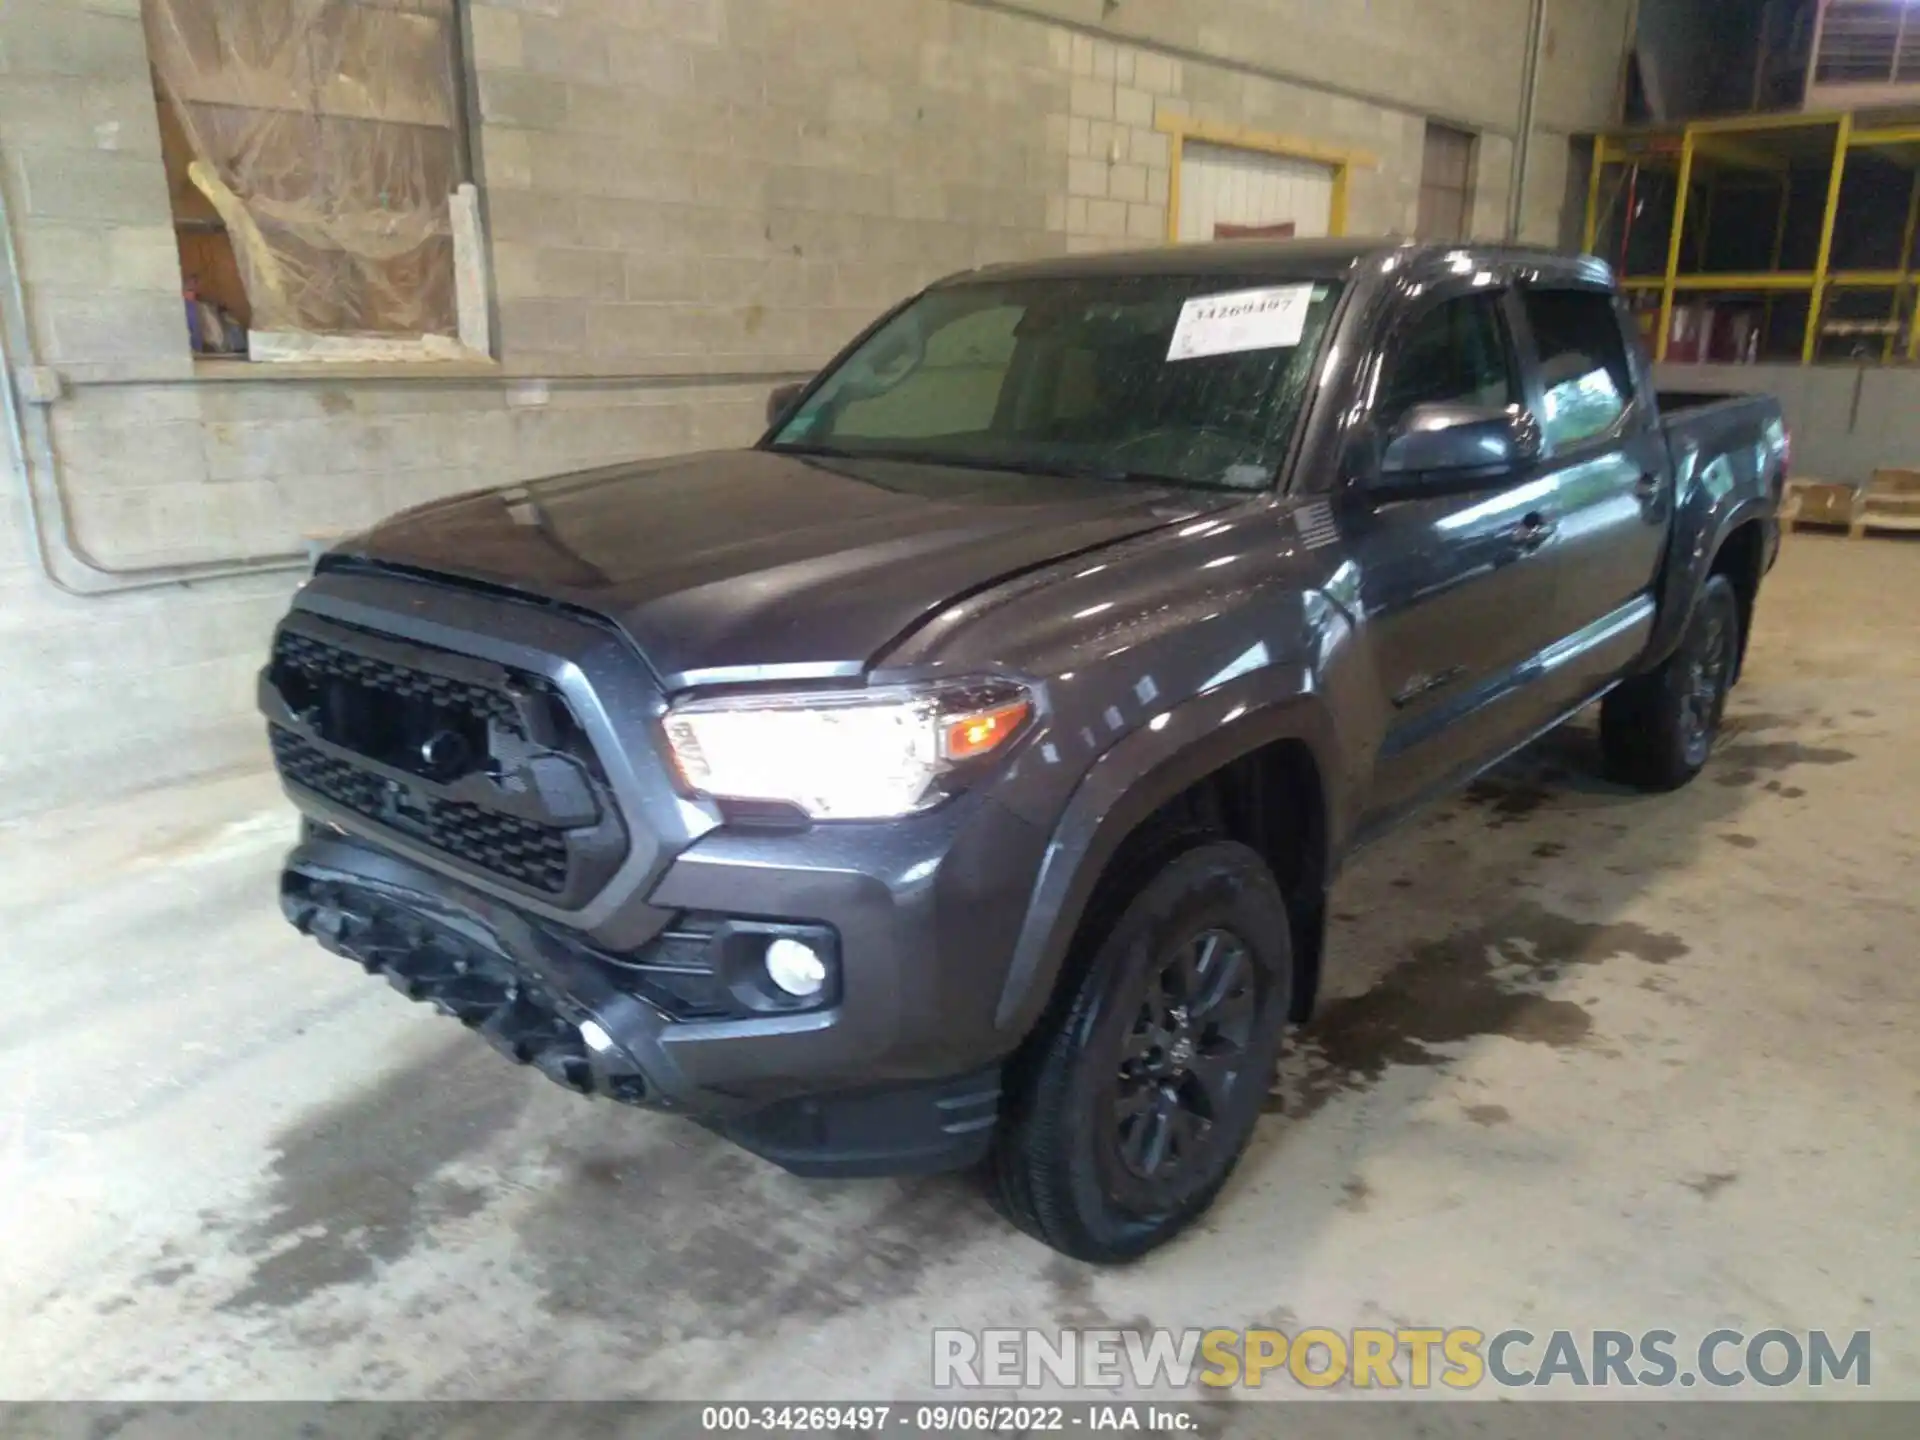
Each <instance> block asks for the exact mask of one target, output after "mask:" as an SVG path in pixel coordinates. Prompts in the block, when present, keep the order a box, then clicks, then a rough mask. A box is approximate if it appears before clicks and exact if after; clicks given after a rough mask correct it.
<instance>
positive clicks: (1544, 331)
mask: <svg viewBox="0 0 1920 1440" xmlns="http://www.w3.org/2000/svg"><path fill="white" fill-rule="evenodd" d="M1516 293H1517V295H1518V299H1519V302H1520V310H1521V313H1522V316H1523V318H1524V325H1523V332H1524V333H1523V337H1522V344H1523V351H1524V352H1525V353H1526V354H1527V357H1528V359H1529V362H1530V363H1529V365H1528V367H1527V368H1528V370H1529V377H1528V383H1529V389H1530V390H1531V391H1532V394H1531V395H1530V397H1529V398H1530V401H1531V403H1532V405H1533V408H1534V413H1536V414H1537V415H1538V416H1539V417H1540V426H1541V431H1542V434H1543V438H1544V442H1545V447H1546V457H1547V462H1546V473H1548V474H1551V475H1552V476H1553V480H1554V492H1555V494H1554V500H1555V504H1556V505H1557V507H1558V509H1559V511H1560V536H1559V545H1560V555H1559V562H1558V568H1559V590H1558V597H1557V601H1556V603H1557V605H1558V609H1559V626H1558V628H1559V631H1560V645H1559V648H1558V651H1557V658H1556V664H1555V667H1554V668H1555V675H1554V679H1553V685H1552V688H1553V690H1554V693H1555V695H1556V696H1557V697H1558V698H1559V700H1560V701H1561V703H1562V704H1563V705H1567V706H1570V705H1573V704H1577V703H1578V702H1579V701H1580V700H1582V699H1584V698H1586V697H1587V696H1588V695H1591V694H1592V693H1593V692H1594V691H1596V690H1598V689H1599V688H1600V687H1601V686H1603V685H1605V684H1606V683H1607V682H1608V681H1610V680H1612V679H1613V678H1614V677H1615V676H1617V675H1618V674H1619V673H1620V672H1621V670H1623V669H1624V668H1625V667H1626V666H1627V665H1628V664H1630V663H1631V662H1632V660H1633V659H1634V657H1635V656H1637V655H1638V654H1639V653H1640V652H1641V650H1642V649H1644V648H1645V646H1646V642H1647V637H1648V635H1649V633H1650V632H1651V629H1652V625H1653V609H1654V602H1653V595H1654V582H1655V580H1656V579H1657V578H1658V575H1659V571H1660V563H1661V559H1662V557H1663V556H1664V554H1665V551H1666V544H1667V536H1668V530H1669V527H1670V525H1671V523H1672V517H1673V496H1672V489H1673V486H1672V476H1671V473H1670V472H1671V466H1670V463H1669V461H1668V458H1667V449H1666V442H1665V440H1664V439H1663V438H1662V437H1661V434H1660V427H1659V424H1658V421H1657V420H1656V418H1655V417H1654V414H1653V407H1652V405H1651V404H1641V403H1636V400H1637V398H1638V397H1637V395H1636V390H1635V386H1636V376H1635V371H1634V366H1633V364H1632V361H1631V359H1630V358H1629V353H1628V350H1627V346H1626V341H1625V338H1624V334H1623V332H1622V329H1621V318H1620V315H1619V313H1618V311H1617V309H1616V306H1615V303H1614V298H1613V296H1612V294H1611V293H1610V292H1608V291H1605V290H1600V289H1594V288H1585V287H1568V286H1549V285H1529V284H1522V285H1521V286H1520V287H1519V289H1518V291H1517V292H1516Z"/></svg>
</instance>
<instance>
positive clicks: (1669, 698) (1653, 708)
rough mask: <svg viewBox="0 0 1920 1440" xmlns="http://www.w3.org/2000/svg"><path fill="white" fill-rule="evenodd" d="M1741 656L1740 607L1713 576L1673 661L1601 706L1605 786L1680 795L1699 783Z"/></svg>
mask: <svg viewBox="0 0 1920 1440" xmlns="http://www.w3.org/2000/svg"><path fill="white" fill-rule="evenodd" d="M1739 656H1740V602H1739V599H1738V597H1737V596H1735V594H1734V593H1733V586H1732V584H1731V583H1730V582H1729V581H1728V580H1727V577H1726V576H1724V575H1709V576H1708V577H1707V583H1706V585H1705V586H1704V587H1703V588H1702V590H1701V592H1700V598H1699V599H1698V600H1697V601H1695V602H1694V607H1693V614H1692V616H1691V617H1690V618H1689V619H1688V621H1687V630H1686V634H1685V635H1683V636H1682V637H1681V639H1680V644H1679V646H1678V648H1676V649H1675V650H1674V652H1673V654H1671V655H1669V656H1668V657H1667V658H1666V660H1664V661H1663V662H1662V663H1661V664H1660V665H1659V666H1658V667H1657V668H1656V669H1653V670H1650V671H1648V672H1647V673H1646V674H1645V675H1636V676H1635V677H1633V678H1632V679H1631V680H1628V681H1626V682H1624V683H1623V684H1621V685H1619V686H1617V687H1615V688H1614V690H1613V691H1612V692H1611V693H1609V694H1608V696H1607V698H1606V699H1605V700H1603V701H1602V702H1601V705H1600V748H1601V758H1602V761H1603V763H1604V765H1605V768H1606V773H1607V778H1609V779H1611V780H1617V781H1619V782H1620V783H1621V784H1624V785H1633V786H1636V787H1638V788H1640V789H1643V790H1677V789H1678V788H1679V787H1680V786H1682V785H1684V784H1686V783H1687V782H1688V781H1689V780H1691V779H1693V777H1694V776H1695V775H1698V774H1699V773H1700V769H1701V767H1702V766H1704V765H1705V764H1706V763H1707V757H1708V756H1709V755H1710V754H1712V753H1713V742H1714V737H1715V736H1716V735H1718V734H1719V732H1720V718H1721V715H1722V714H1723V712H1724V711H1725V709H1726V704H1727V692H1728V690H1729V689H1730V688H1732V685H1733V675H1734V670H1735V667H1736V665H1737V664H1738V662H1739Z"/></svg>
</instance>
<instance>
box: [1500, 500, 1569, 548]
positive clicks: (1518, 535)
mask: <svg viewBox="0 0 1920 1440" xmlns="http://www.w3.org/2000/svg"><path fill="white" fill-rule="evenodd" d="M1559 528H1560V527H1559V526H1558V525H1556V524H1554V523H1553V521H1551V520H1549V519H1548V518H1547V517H1546V516H1544V515H1542V514H1540V512H1539V511H1537V510H1536V511H1534V512H1533V513H1531V514H1529V515H1527V516H1526V517H1525V518H1524V519H1522V520H1521V521H1520V523H1519V524H1517V525H1515V526H1514V527H1513V529H1511V530H1510V531H1508V532H1507V533H1508V534H1510V535H1511V536H1512V537H1513V543H1514V544H1515V545H1517V546H1518V547H1519V548H1520V551H1521V553H1523V554H1527V555H1531V554H1532V553H1533V552H1534V551H1536V550H1538V549H1539V548H1540V547H1541V546H1542V545H1544V544H1546V543H1547V541H1549V540H1551V539H1552V538H1553V532H1554V531H1556V530H1558V529H1559Z"/></svg>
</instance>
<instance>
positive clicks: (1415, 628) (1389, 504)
mask: <svg viewBox="0 0 1920 1440" xmlns="http://www.w3.org/2000/svg"><path fill="white" fill-rule="evenodd" d="M1478 278H1479V280H1480V281H1481V283H1480V284H1479V285H1474V284H1472V283H1471V282H1469V281H1466V280H1464V279H1463V280H1460V281H1458V282H1453V283H1451V284H1450V285H1448V286H1444V287H1442V288H1440V289H1439V291H1438V293H1437V294H1435V292H1434V291H1433V290H1432V289H1430V290H1429V292H1428V295H1427V296H1426V297H1424V298H1423V299H1422V301H1420V302H1416V305H1415V307H1414V308H1412V309H1411V310H1410V311H1407V312H1404V313H1403V316H1402V318H1401V319H1400V321H1399V322H1398V323H1397V324H1396V325H1395V326H1394V328H1393V329H1392V330H1391V331H1390V333H1389V334H1388V335H1387V336H1386V337H1385V340H1384V342H1383V347H1382V359H1381V369H1380V373H1379V376H1378V380H1377V382H1376V384H1375V386H1374V400H1373V404H1372V407H1371V410H1372V418H1371V422H1370V423H1371V429H1372V433H1373V437H1374V443H1375V444H1376V445H1377V444H1379V443H1380V442H1381V441H1382V440H1383V439H1385V438H1386V437H1391V436H1393V435H1394V434H1395V433H1396V427H1397V426H1400V425H1401V424H1402V422H1403V421H1406V420H1407V419H1408V418H1409V415H1410V412H1412V411H1413V410H1414V408H1415V407H1417V406H1426V405H1459V406H1472V407H1475V408H1477V409H1484V410H1486V411H1488V412H1490V413H1493V414H1496V415H1498V414H1500V413H1501V412H1502V411H1504V412H1505V413H1506V415H1507V416H1509V417H1511V420H1512V423H1513V424H1514V426H1515V428H1516V432H1517V433H1520V434H1522V435H1525V434H1526V432H1527V431H1528V429H1529V427H1530V426H1531V424H1532V422H1531V419H1530V417H1528V416H1527V415H1526V413H1525V409H1524V390H1523V384H1522V378H1521V367H1520V364H1519V356H1518V352H1517V350H1516V348H1515V346H1514V343H1513V336H1512V333H1511V328H1510V325H1509V307H1508V304H1507V302H1506V299H1505V297H1504V295H1503V293H1502V292H1501V290H1500V289H1499V288H1498V286H1497V285H1495V284H1494V283H1493V277H1492V276H1490V275H1486V274H1484V273H1483V274H1482V275H1481V276H1479V277H1478ZM1552 499H1553V482H1552V480H1551V479H1550V478H1543V477H1542V476H1541V474H1540V473H1539V468H1538V466H1537V464H1536V463H1535V462H1534V461H1533V460H1532V459H1531V458H1526V457H1522V458H1520V459H1518V460H1517V461H1516V462H1515V463H1514V464H1512V465H1511V466H1509V467H1507V468H1505V469H1503V470H1498V471H1496V472H1493V473H1476V474H1475V475H1474V476H1472V478H1466V479H1463V478H1462V477H1461V476H1459V475H1452V474H1449V475H1445V476H1441V475H1435V476H1433V477H1432V479H1431V483H1429V482H1428V481H1427V480H1425V479H1423V478H1421V477H1415V478H1414V480H1413V481H1412V483H1411V485H1410V486H1407V487H1396V488H1395V489H1394V490H1393V491H1391V492H1383V493H1382V494H1380V495H1376V494H1375V493H1372V492H1370V491H1369V489H1368V488H1367V487H1366V485H1365V484H1361V485H1359V486H1357V487H1350V488H1349V491H1348V493H1347V499H1346V505H1347V516H1346V519H1345V521H1344V523H1343V525H1342V535H1343V539H1344V540H1345V541H1346V543H1347V544H1348V546H1349V547H1350V549H1349V552H1348V553H1349V558H1350V559H1351V560H1352V562H1353V563H1354V566H1355V572H1354V583H1355V584H1356V585H1357V591H1358V594H1357V598H1358V602H1359V608H1360V609H1361V611H1362V612H1363V614H1364V624H1365V632H1364V633H1365V635H1366V636H1367V643H1368V648H1369V651H1370V653H1371V656H1372V659H1373V663H1374V666H1375V669H1376V673H1377V681H1378V684H1379V687H1380V691H1381V695H1380V705H1381V715H1382V716H1383V721H1384V723H1383V734H1382V738H1381V741H1380V748H1379V752H1378V755H1377V759H1376V763H1375V767H1374V779H1373V785H1372V788H1371V794H1370V796H1369V801H1368V804H1367V807H1366V810H1367V822H1366V823H1384V822H1385V821H1387V820H1388V819H1390V818H1391V817H1392V816H1393V815H1394V814H1396V813H1398V812H1399V811H1400V810H1402V809H1404V808H1405V807H1407V806H1408V805H1411V804H1414V803H1417V802H1418V801H1419V800H1420V799H1422V798H1423V797H1424V796H1425V795H1426V794H1428V793H1429V792H1431V791H1433V790H1436V789H1438V788H1441V787H1442V786H1444V785H1445V784H1446V783H1448V782H1449V781H1451V780H1453V779H1456V778H1457V777H1459V776H1460V775H1461V774H1462V773H1463V772H1465V771H1468V770H1471V769H1475V768H1478V767H1479V766H1480V765H1482V764H1484V763H1485V762H1486V761H1487V760H1489V759H1492V758H1494V757H1495V756H1497V755H1499V754H1500V753H1501V752H1503V751H1504V750H1507V749H1510V748H1512V747H1513V746H1515V745H1518V744H1520V743H1521V742H1523V741H1524V740H1525V739H1526V738H1527V737H1528V736H1529V735H1531V734H1532V733H1533V732H1534V731H1535V730H1537V729H1539V728H1540V727H1541V726H1543V725H1545V724H1546V723H1547V721H1548V720H1550V719H1551V718H1552V716H1551V714H1550V713H1549V707H1548V705H1547V703H1546V701H1545V699H1544V698H1543V696H1542V694H1541V691H1542V687H1541V686H1540V685H1539V684H1538V683H1537V682H1538V680H1539V679H1540V678H1541V665H1540V662H1539V657H1540V656H1541V654H1542V652H1543V651H1545V650H1546V649H1547V648H1548V647H1549V646H1550V645H1552V643H1553V641H1554V639H1555V633H1556V620H1555V614H1554V589H1555V575H1554V553H1555V542H1554V528H1555V521H1556V515H1555V512H1554V510H1553V507H1552Z"/></svg>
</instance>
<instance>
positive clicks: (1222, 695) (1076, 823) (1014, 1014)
mask: <svg viewBox="0 0 1920 1440" xmlns="http://www.w3.org/2000/svg"><path fill="white" fill-rule="evenodd" d="M1164 719H1165V723H1164V724H1162V723H1159V722H1158V721H1156V723H1155V724H1153V725H1150V726H1147V727H1143V728H1141V729H1139V730H1135V731H1133V732H1132V733H1131V734H1129V735H1128V736H1127V737H1126V738H1125V739H1123V740H1122V741H1120V742H1119V743H1118V744H1116V745H1115V746H1114V747H1113V748H1112V749H1110V750H1108V751H1106V752H1105V753H1104V754H1103V755H1101V757H1100V758H1099V760H1098V761H1096V762H1095V763H1094V765H1093V766H1092V767H1091V768H1090V769H1089V770H1088V771H1087V773H1086V775H1085V776H1084V777H1083V778H1082V779H1081V781H1080V784H1079V785H1078V786H1077V787H1076V788H1075V790H1074V793H1073V795H1072V797H1071V798H1070V799H1069V801H1068V803H1067V806H1066V808H1065V810H1064V811H1063V812H1062V814H1061V816H1060V819H1059V821H1058V823H1057V824H1056V825H1055V827H1054V830H1053V835H1052V838H1051V840H1050V841H1049V843H1048V845H1047V849H1046V853H1045V855H1044V857H1043V858H1042V860H1041V865H1040V872H1039V875H1038V877H1037V878H1036V879H1035V882H1034V887H1033V892H1032V896H1031V898H1030V900H1029V901H1028V904H1027V914H1026V919H1025V921H1024V922H1023V923H1022V925H1021V929H1020V935H1019V939H1018V942H1017V944H1016V945H1015V948H1014V954H1013V959H1012V963H1011V964H1010V965H1009V967H1008V969H1007V975H1006V979H1005V981H1004V983H1003V985H1002V988H1001V993H1000V1001H999V1004H998V1006H997V1007H996V1010H995V1013H994V1026H995V1028H996V1029H997V1030H1001V1031H1012V1032H1014V1033H1016V1034H1025V1033H1026V1032H1027V1031H1028V1030H1029V1029H1031V1028H1032V1026H1033V1024H1034V1022H1035V1021H1036V1020H1038V1018H1039V1016H1040V1013H1041V1011H1042V1010H1044V1009H1045V1008H1046V1005H1047V1002H1048V1000H1049V999H1050V998H1051V996H1052V993H1053V988H1054V981H1055V979H1056V977H1057V976H1058V975H1059V973H1060V967H1061V965H1062V963H1063V962H1064V961H1065V958H1066V953H1067V949H1068V946H1069V945H1070V944H1071V943H1072V940H1073V936H1074V932H1075V931H1076V930H1077V929H1078V928H1079V925H1080V918H1081V915H1082V913H1083V912H1084V911H1085V909H1086V906H1087V902H1088V900H1089V899H1090V898H1091V897H1092V894H1093V888H1094V885H1095V883H1096V882H1097V881H1098V880H1099V878H1100V876H1101V874H1102V873H1103V872H1104V871H1105V869H1106V867H1107V863H1108V862H1109V861H1110V860H1112V858H1113V856H1114V854H1115V853H1116V852H1117V851H1118V850H1119V848H1120V845H1121V843H1122V842H1123V841H1124V840H1125V839H1126V838H1127V836H1128V835H1130V834H1132V833H1133V831H1134V830H1135V829H1137V828H1138V827H1139V825H1140V824H1141V822H1142V821H1144V820H1145V819H1146V818H1147V817H1148V816H1150V815H1152V814H1153V813H1154V812H1155V811H1156V810H1158V809H1160V808H1161V806H1163V805H1165V804H1166V803H1167V802H1168V801H1169V800H1171V799H1173V798H1174V797H1175V796H1176V795H1178V794H1180V793H1181V792H1182V791H1183V790H1186V789H1187V788H1189V787H1190V786H1192V785H1193V784H1195V783H1196V782H1197V781H1199V780H1201V779H1204V778H1205V777H1206V776H1208V775H1211V774H1212V773H1213V772H1214V771H1216V770H1218V769H1220V768H1221V767H1222V766H1225V765H1228V764H1230V763H1232V762H1233V761H1235V760H1237V759H1239V758H1241V757H1242V756H1244V755H1249V754H1251V753H1253V752H1254V751H1255V750H1258V749H1260V748H1261V747H1262V746H1264V745H1268V744H1271V743H1273V742H1274V741H1278V740H1298V741H1300V742H1302V743H1304V744H1305V745H1306V746H1307V748H1308V750H1309V751H1310V752H1311V753H1312V755H1313V757H1314V761H1315V764H1316V765H1317V766H1318V768H1319V771H1320V775H1321V777H1322V782H1323V783H1322V785H1321V793H1322V795H1323V797H1325V798H1326V801H1327V812H1328V813H1327V814H1326V815H1324V816H1322V817H1321V819H1322V822H1323V823H1324V824H1325V826H1326V829H1325V831H1324V832H1323V833H1324V834H1325V835H1326V837H1327V848H1328V853H1329V855H1339V854H1340V853H1342V850H1343V848H1344V844H1345V839H1346V832H1347V829H1348V825H1349V817H1348V816H1347V815H1346V814H1345V812H1344V808H1343V807H1342V806H1341V805H1339V804H1338V803H1336V799H1335V797H1338V796H1340V795H1343V794H1345V793H1346V792H1347V790H1348V788H1349V787H1348V786H1347V785H1346V784H1345V783H1344V777H1345V776H1346V774H1347V766H1346V760H1345V758H1344V756H1343V754H1342V752H1341V748H1340V740H1339V736H1338V732H1337V730H1336V729H1335V726H1334V724H1333V719H1332V715H1331V713H1330V711H1329V708H1328V706H1327V704H1326V702H1325V699H1324V697H1323V696H1322V694H1321V693H1320V691H1319V688H1318V687H1317V685H1316V684H1315V681H1314V677H1313V675H1312V674H1311V673H1309V672H1307V671H1304V670H1301V671H1294V672H1283V671H1279V670H1262V671H1256V672H1254V673H1252V674H1249V675H1246V676H1243V677H1240V678H1239V679H1237V680H1235V681H1232V682H1230V683H1228V684H1226V685H1222V686H1221V687H1219V688H1218V689H1215V690H1210V691H1208V692H1207V693H1205V694H1203V695H1198V696H1195V697H1194V698H1193V699H1191V700H1188V701H1186V702H1185V703H1183V704H1181V705H1178V706H1176V707H1175V708H1174V709H1172V710H1170V711H1168V712H1167V713H1166V715H1165V717H1164Z"/></svg>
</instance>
